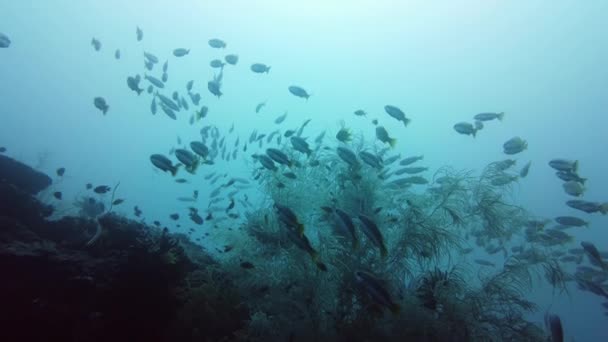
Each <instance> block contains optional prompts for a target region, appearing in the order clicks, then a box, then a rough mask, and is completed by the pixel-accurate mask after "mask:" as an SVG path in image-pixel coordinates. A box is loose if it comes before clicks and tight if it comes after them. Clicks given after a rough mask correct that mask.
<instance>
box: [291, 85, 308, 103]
mask: <svg viewBox="0 0 608 342" xmlns="http://www.w3.org/2000/svg"><path fill="white" fill-rule="evenodd" d="M287 89H289V92H290V93H291V94H292V95H294V96H297V97H301V98H304V99H306V100H308V98H309V97H310V94H309V93H308V92H306V90H304V88H302V87H298V86H293V85H292V86H289V88H287Z"/></svg>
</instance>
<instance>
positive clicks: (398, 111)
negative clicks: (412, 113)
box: [384, 105, 412, 127]
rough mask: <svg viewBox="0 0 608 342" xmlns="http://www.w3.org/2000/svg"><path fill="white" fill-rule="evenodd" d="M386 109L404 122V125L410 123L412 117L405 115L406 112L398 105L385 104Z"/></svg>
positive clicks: (389, 113)
mask: <svg viewBox="0 0 608 342" xmlns="http://www.w3.org/2000/svg"><path fill="white" fill-rule="evenodd" d="M384 111H385V112H386V113H387V114H388V115H390V116H392V117H393V118H395V119H397V120H399V121H401V122H403V125H404V126H405V127H407V125H408V124H409V123H410V121H412V120H410V119H408V118H406V117H405V113H403V111H402V110H401V109H399V108H398V107H395V106H391V105H386V106H384Z"/></svg>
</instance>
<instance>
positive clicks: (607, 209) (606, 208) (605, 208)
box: [600, 202, 608, 215]
mask: <svg viewBox="0 0 608 342" xmlns="http://www.w3.org/2000/svg"><path fill="white" fill-rule="evenodd" d="M600 213H602V214H603V215H606V214H607V213H608V202H607V203H603V204H601V205H600Z"/></svg>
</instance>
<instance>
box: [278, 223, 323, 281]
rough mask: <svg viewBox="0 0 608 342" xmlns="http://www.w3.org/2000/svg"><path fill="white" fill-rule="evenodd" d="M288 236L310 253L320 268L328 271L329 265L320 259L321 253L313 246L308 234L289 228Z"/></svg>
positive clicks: (297, 245)
mask: <svg viewBox="0 0 608 342" xmlns="http://www.w3.org/2000/svg"><path fill="white" fill-rule="evenodd" d="M287 236H288V237H289V239H290V240H291V241H292V242H293V243H294V244H295V245H296V247H298V248H300V249H301V250H303V251H305V252H306V253H308V255H310V257H311V258H312V261H313V262H314V263H315V264H316V265H317V268H318V269H320V270H321V271H324V272H325V271H327V266H326V265H325V264H324V263H322V262H321V261H320V260H319V253H318V252H317V251H316V250H315V249H314V248H313V247H312V245H311V244H310V240H308V237H306V235H304V234H299V233H298V232H296V231H294V230H291V229H288V230H287Z"/></svg>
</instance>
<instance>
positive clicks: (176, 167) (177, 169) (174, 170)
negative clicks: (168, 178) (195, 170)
mask: <svg viewBox="0 0 608 342" xmlns="http://www.w3.org/2000/svg"><path fill="white" fill-rule="evenodd" d="M180 166H182V164H177V165H175V166H174V167H173V169H171V175H172V176H173V177H175V175H177V171H179V167H180Z"/></svg>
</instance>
